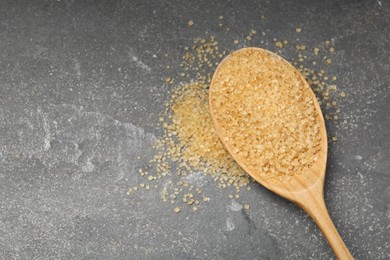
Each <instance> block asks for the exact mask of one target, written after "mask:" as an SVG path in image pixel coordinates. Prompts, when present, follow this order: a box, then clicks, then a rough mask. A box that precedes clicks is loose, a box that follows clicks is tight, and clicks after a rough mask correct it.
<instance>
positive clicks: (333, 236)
mask: <svg viewBox="0 0 390 260" xmlns="http://www.w3.org/2000/svg"><path fill="white" fill-rule="evenodd" d="M253 53H255V54H256V55H264V56H267V57H268V58H269V59H274V61H275V62H280V65H283V66H286V65H287V66H288V68H289V69H292V70H294V71H295V73H294V74H295V75H296V76H297V77H298V79H299V84H301V86H302V88H303V89H305V91H308V92H310V94H309V96H310V97H311V100H312V101H313V102H312V104H313V106H314V107H315V110H316V111H317V120H318V122H319V126H320V127H319V131H318V136H319V138H320V148H319V151H318V153H317V155H316V156H317V160H316V161H315V162H314V163H313V164H312V165H311V167H310V168H309V169H308V170H307V172H306V173H305V174H294V175H292V176H291V178H290V179H289V180H288V181H286V180H281V179H279V178H275V177H270V178H266V177H265V176H264V175H262V174H260V172H259V171H257V170H255V169H253V167H252V168H251V167H248V164H247V163H245V161H244V159H243V157H242V156H239V155H238V154H237V153H235V152H234V146H233V145H232V144H231V143H230V142H227V141H226V140H227V139H226V136H224V133H225V132H224V131H223V128H224V126H226V124H225V123H226V122H224V121H221V119H220V118H219V117H218V116H216V112H217V111H216V107H217V106H216V103H215V102H216V98H215V97H216V96H217V95H218V92H217V91H215V88H216V85H217V83H220V82H218V81H220V80H221V77H220V75H221V73H224V70H225V69H226V68H225V67H226V63H228V61H229V59H232V57H234V58H235V59H237V58H238V59H239V58H240V57H244V56H246V57H247V56H248V55H252V54H253ZM209 95H210V96H209V102H210V110H211V115H212V118H213V121H214V126H215V130H216V132H217V134H218V135H219V137H220V139H221V141H222V142H223V144H224V145H225V147H226V148H227V150H228V151H229V153H230V154H231V155H232V157H233V158H234V159H235V160H236V162H237V163H238V164H239V165H240V166H241V167H242V168H243V169H244V170H245V171H246V172H247V173H248V174H250V175H251V177H252V178H253V179H255V180H256V181H257V182H258V183H260V184H261V185H263V186H264V187H266V188H267V189H269V190H270V191H272V192H274V193H276V194H278V195H280V196H282V197H284V198H286V199H288V200H290V201H292V202H294V203H295V204H297V205H298V206H300V207H301V208H302V209H304V210H305V211H306V212H307V213H308V214H309V215H310V216H311V217H312V218H313V220H314V221H315V222H316V224H317V225H318V227H319V228H320V229H321V231H322V232H323V234H324V236H325V237H326V239H327V240H328V243H329V244H330V246H331V247H332V249H333V251H334V253H335V254H336V256H337V257H338V258H339V259H353V257H352V255H351V254H350V252H349V251H348V248H347V247H346V245H345V244H344V242H343V240H342V239H341V237H340V235H339V234H338V232H337V230H336V228H335V226H334V224H333V222H332V220H331V218H330V216H329V214H328V211H327V209H326V205H325V202H324V196H323V191H324V180H325V173H326V160H327V152H328V142H327V135H326V128H325V121H324V118H323V115H322V112H321V108H320V105H319V104H318V102H317V99H316V97H315V95H314V93H313V91H312V90H311V88H310V86H309V84H308V83H307V81H306V80H305V79H304V78H303V76H302V75H301V74H300V73H299V71H298V70H296V69H295V68H294V67H293V66H292V65H291V64H289V63H288V62H287V61H286V60H284V59H283V58H281V57H280V56H278V55H277V54H275V53H272V52H270V51H267V50H264V49H261V48H244V49H240V50H238V51H235V52H233V53H232V54H230V55H229V56H227V57H226V58H225V59H224V60H223V61H222V62H221V63H220V64H219V66H218V68H217V69H216V71H215V72H214V75H213V78H212V81H211V84H210V94H209ZM224 95H228V93H224ZM248 152H249V151H248Z"/></svg>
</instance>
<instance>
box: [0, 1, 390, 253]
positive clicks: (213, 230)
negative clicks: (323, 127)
mask: <svg viewBox="0 0 390 260" xmlns="http://www.w3.org/2000/svg"><path fill="white" fill-rule="evenodd" d="M220 15H223V16H224V17H225V18H224V19H225V22H226V23H228V24H229V26H230V28H231V30H230V32H229V33H223V34H222V33H221V32H220V31H218V25H217V24H218V16H220ZM262 16H263V19H261V17H262ZM190 19H192V20H194V22H195V25H196V26H194V27H193V28H191V29H189V28H188V26H187V21H188V20H190ZM296 27H302V28H303V30H304V33H302V34H301V35H300V37H301V38H302V41H304V42H306V43H307V44H308V45H312V46H314V45H315V44H317V43H319V42H322V41H324V40H326V39H334V43H335V46H336V52H335V54H334V57H333V65H332V67H331V70H332V71H330V73H332V74H333V75H337V77H338V78H339V83H338V86H339V88H340V89H342V90H344V91H345V92H346V93H348V97H347V98H346V99H345V100H344V101H343V102H341V103H340V105H339V106H340V108H341V110H342V117H343V120H340V121H334V122H331V123H329V124H328V131H329V132H333V131H335V129H337V131H338V134H339V135H340V136H341V137H342V138H340V140H339V141H338V142H336V143H335V144H331V145H330V147H329V158H328V160H329V163H328V170H327V178H326V187H325V197H326V202H327V204H328V207H329V211H330V215H331V216H332V218H333V220H334V222H335V224H336V226H337V227H338V229H339V231H340V233H341V235H342V237H343V238H344V239H345V243H346V244H347V246H348V247H349V248H350V249H351V252H352V254H353V255H354V256H355V257H356V258H357V259H389V258H390V248H389V237H390V230H389V229H390V227H389V225H390V220H389V218H390V211H389V204H390V203H389V193H390V189H389V180H390V179H389V177H390V174H389V169H390V151H389V148H390V141H389V140H390V138H389V134H390V130H389V129H390V118H389V112H390V88H389V86H390V58H389V57H390V3H389V1H386V0H381V1H379V0H378V1H352V0H351V1H179V0H177V1H142V0H136V1H124V0H122V1H108V0H107V1H74V0H70V1H63V0H58V1H55V0H50V1H49V0H48V1H13V0H12V1H3V0H1V1H0V259H334V258H335V257H334V256H333V254H332V252H331V249H330V248H329V246H328V245H327V243H326V241H325V239H324V238H323V236H322V235H321V233H320V232H319V230H318V229H317V227H316V226H315V225H314V223H313V222H312V221H311V220H310V218H309V217H308V216H306V214H305V213H304V212H303V211H302V210H300V209H299V208H297V207H296V206H294V205H293V204H291V203H289V202H287V201H285V200H283V199H281V198H279V197H277V196H276V195H274V194H271V193H270V192H268V191H267V190H266V189H264V188H262V187H260V186H259V185H256V184H252V190H251V191H250V192H244V193H243V194H242V195H241V198H242V201H243V200H245V201H247V202H249V203H250V204H251V210H250V211H249V213H248V214H246V213H244V212H243V211H242V210H237V207H234V205H233V206H232V203H233V204H238V205H240V203H241V202H240V201H239V200H237V201H232V200H231V199H229V198H227V196H226V195H227V194H226V192H225V191H223V190H220V189H217V188H216V185H215V183H214V182H212V181H207V180H206V181H205V183H204V186H203V189H204V190H205V191H207V192H208V194H209V197H210V198H211V200H210V202H209V204H207V206H205V208H202V210H199V211H198V212H196V213H192V212H188V211H185V210H183V212H181V213H180V214H174V213H173V212H172V210H171V208H167V206H166V205H165V204H163V203H161V200H160V195H159V191H149V192H145V193H139V194H137V195H136V196H133V197H129V196H127V195H126V191H127V189H128V188H129V186H131V184H132V183H133V182H137V178H138V175H137V174H136V170H137V168H138V167H140V166H141V164H143V163H145V161H144V160H140V161H137V160H136V156H137V155H139V154H141V155H142V156H143V158H150V157H151V156H152V155H153V149H152V148H151V143H153V141H154V140H155V139H156V137H157V136H159V135H161V127H160V126H159V124H158V117H159V114H160V111H161V110H162V108H163V103H164V101H166V100H167V98H168V90H169V87H168V86H167V85H166V84H164V77H165V76H166V75H167V70H166V68H165V66H166V62H162V60H163V59H162V57H163V55H164V54H165V53H169V54H170V56H171V57H173V58H172V61H171V62H170V64H171V66H172V68H171V71H169V73H171V74H172V75H174V73H175V70H176V69H177V68H178V66H179V60H180V56H181V55H182V47H183V46H185V45H189V44H190V43H191V41H192V39H193V38H194V37H197V36H202V35H204V32H205V31H206V30H207V31H209V32H210V33H211V34H215V35H217V36H218V37H219V41H220V42H221V43H223V42H229V43H230V42H231V40H232V39H234V38H240V37H243V35H244V31H248V30H250V29H256V30H258V31H259V32H260V31H264V32H266V33H267V34H266V35H265V36H264V37H263V38H262V39H263V41H265V42H268V43H272V41H273V38H277V39H292V38H294V37H295V36H294V35H295V34H294V33H295V29H294V28H296ZM259 41H260V40H258V41H256V40H254V41H252V43H251V44H252V46H262V45H261V43H260V42H259ZM235 48H238V47H237V46H236V47H235ZM286 55H287V58H288V54H286ZM145 160H146V159H145ZM236 206H237V205H236Z"/></svg>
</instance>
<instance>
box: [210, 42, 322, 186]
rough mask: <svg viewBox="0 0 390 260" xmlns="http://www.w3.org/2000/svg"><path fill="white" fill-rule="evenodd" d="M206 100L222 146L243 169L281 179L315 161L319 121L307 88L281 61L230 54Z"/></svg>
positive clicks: (251, 53)
mask: <svg viewBox="0 0 390 260" xmlns="http://www.w3.org/2000/svg"><path fill="white" fill-rule="evenodd" d="M210 97H211V101H210V102H211V103H212V104H213V107H212V112H213V114H214V121H215V122H216V124H217V125H218V126H219V131H220V132H219V133H220V135H221V136H222V137H223V141H224V143H225V144H226V145H227V146H228V147H229V150H230V151H231V152H232V153H233V154H234V155H235V158H239V159H240V160H242V161H243V163H244V164H245V166H247V168H249V169H251V170H253V171H256V172H258V173H259V174H260V175H262V176H264V177H281V178H282V179H283V177H288V176H291V175H293V174H302V173H305V172H306V171H307V170H308V169H309V168H310V167H311V165H312V164H313V163H314V162H315V161H316V159H317V156H316V155H317V152H318V151H319V149H320V138H319V135H318V133H319V127H320V122H319V115H318V112H317V110H316V108H315V106H314V102H313V100H312V99H313V96H312V93H311V90H310V87H309V85H308V84H304V82H303V81H302V79H301V77H300V76H299V74H298V72H297V71H296V70H295V69H294V68H293V67H292V66H291V65H290V64H288V63H287V62H285V61H284V60H282V59H281V58H280V57H278V56H276V55H274V54H271V53H265V52H261V51H259V50H256V49H245V50H239V51H237V52H235V53H233V54H231V55H230V57H229V58H228V59H226V60H224V61H223V63H222V64H221V66H220V67H219V69H218V70H217V72H216V74H215V75H214V78H213V88H212V89H211V94H210Z"/></svg>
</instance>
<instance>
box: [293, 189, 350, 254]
mask: <svg viewBox="0 0 390 260" xmlns="http://www.w3.org/2000/svg"><path fill="white" fill-rule="evenodd" d="M319 194H320V195H318V193H317V196H316V195H315V194H313V193H311V192H308V193H307V196H304V198H303V199H301V200H300V202H297V204H298V205H299V206H300V207H301V208H303V209H304V210H305V211H306V212H307V213H308V214H309V215H310V216H311V217H312V219H313V220H314V222H315V223H316V224H317V226H318V227H319V228H320V230H321V231H322V233H323V234H324V236H325V238H326V239H327V240H328V243H329V245H330V247H331V248H332V249H333V252H334V253H335V255H336V256H337V258H338V259H353V256H352V255H351V253H350V252H349V250H348V248H347V246H346V245H345V244H344V241H343V239H342V238H341V236H340V234H339V233H338V232H337V229H336V227H335V226H334V224H333V222H332V219H331V218H330V216H329V213H328V210H327V208H326V205H325V201H324V197H323V193H322V192H321V193H319Z"/></svg>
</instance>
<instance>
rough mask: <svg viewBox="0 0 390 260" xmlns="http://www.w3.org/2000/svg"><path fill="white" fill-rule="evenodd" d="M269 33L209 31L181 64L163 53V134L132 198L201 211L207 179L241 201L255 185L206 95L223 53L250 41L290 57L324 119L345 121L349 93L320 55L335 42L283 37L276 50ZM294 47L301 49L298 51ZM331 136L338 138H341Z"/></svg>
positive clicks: (131, 190)
mask: <svg viewBox="0 0 390 260" xmlns="http://www.w3.org/2000/svg"><path fill="white" fill-rule="evenodd" d="M219 22H220V23H222V22H223V18H219ZM192 25H194V24H192ZM189 28H192V27H191V26H190V27H189ZM220 28H222V29H223V31H224V34H227V35H228V34H229V30H228V29H229V28H228V27H226V28H225V27H220ZM225 31H226V32H225ZM266 37H267V36H266V34H265V33H264V32H261V31H259V33H256V31H255V30H253V29H252V30H250V32H249V33H248V36H246V37H243V38H241V39H240V38H234V39H233V38H232V39H231V44H230V45H229V43H228V42H227V41H222V42H220V40H221V39H223V37H222V38H220V37H217V36H214V35H210V34H209V33H208V32H205V33H204V34H202V35H200V36H199V37H196V38H194V39H192V40H190V41H188V42H187V44H188V45H187V46H182V47H180V50H181V58H179V64H178V63H177V62H178V60H177V59H172V57H171V56H172V55H171V54H168V53H165V54H163V56H162V59H163V61H165V62H166V64H165V66H166V68H167V72H166V74H165V77H164V81H165V83H166V86H167V87H168V88H169V89H170V92H169V97H168V99H167V101H166V103H165V109H164V110H163V112H162V113H161V114H160V117H159V120H158V121H159V124H161V127H162V128H163V129H164V133H163V134H162V135H160V136H159V137H158V139H157V142H156V143H155V145H154V157H153V158H152V159H151V160H150V161H149V163H147V162H145V163H146V164H145V165H141V166H140V168H139V169H138V174H139V175H140V176H139V180H138V181H139V183H136V184H134V183H131V187H129V189H128V190H127V194H128V195H129V196H137V193H139V192H147V191H146V190H156V191H157V192H158V193H159V194H160V196H161V200H162V202H163V203H167V204H170V205H171V206H172V210H173V211H174V212H176V213H179V212H183V209H184V207H187V208H188V207H189V208H190V209H192V210H193V211H197V210H199V209H202V207H203V206H204V205H203V204H204V203H208V202H209V201H210V200H212V199H213V198H210V195H209V194H208V192H207V189H204V187H203V185H204V183H205V182H207V181H212V182H215V184H216V186H218V187H219V188H221V189H224V191H223V193H224V194H226V195H227V197H229V198H230V199H236V200H241V199H240V191H241V190H242V188H243V187H245V188H246V189H247V190H250V189H251V186H250V185H248V184H249V183H250V181H251V178H250V176H249V175H248V174H247V173H246V172H245V171H244V170H243V169H242V168H241V167H240V166H239V165H238V164H237V163H236V162H235V161H234V160H233V158H232V156H231V155H230V153H229V152H228V151H227V150H226V148H225V147H224V145H223V144H222V142H221V140H220V139H219V138H218V136H217V134H216V132H215V131H214V124H213V122H212V118H211V114H210V108H209V100H208V94H209V85H210V80H211V76H212V74H213V72H214V71H215V69H216V67H217V66H218V64H219V62H220V61H221V60H222V59H223V57H225V56H226V55H227V54H228V53H230V52H231V51H232V50H234V49H237V48H238V47H245V46H248V45H252V43H251V42H253V41H257V43H256V44H255V45H256V46H259V45H260V46H262V45H263V44H264V45H266V46H269V47H268V48H270V49H271V50H272V51H274V52H277V53H279V54H281V55H284V56H288V57H290V58H291V59H292V60H290V61H291V62H292V64H294V66H295V67H296V68H297V69H298V70H299V71H300V72H301V73H302V75H303V76H304V77H305V79H306V80H307V81H308V82H309V84H310V85H311V87H312V89H313V91H314V92H315V94H316V96H317V98H318V101H319V103H320V104H321V103H322V106H323V108H322V109H323V111H324V116H325V118H326V119H329V120H341V117H340V116H341V115H340V109H339V108H338V104H337V103H336V98H337V99H339V98H340V97H342V98H344V97H345V96H346V95H345V93H344V92H341V93H340V90H339V88H336V83H337V79H336V76H330V75H328V74H327V72H326V71H327V67H330V66H332V65H329V64H327V63H324V58H325V56H324V57H323V56H322V55H319V54H324V55H325V54H326V56H327V57H331V55H333V53H331V52H330V51H328V49H329V48H333V47H334V43H333V41H327V42H325V43H321V44H320V45H317V46H311V47H310V46H307V47H306V46H304V47H302V46H303V43H302V42H299V41H297V42H296V41H294V40H291V39H289V40H290V42H288V41H287V40H280V41H281V42H283V45H282V46H281V47H282V48H279V47H275V48H272V47H273V46H271V45H269V43H271V41H270V40H267V39H266ZM274 41H277V40H276V39H275V40H274ZM237 45H238V46H237ZM295 45H299V46H300V48H299V49H298V48H297V49H296V48H295V47H294V46H295ZM266 46H265V47H266ZM313 48H314V52H313ZM291 51H292V52H296V53H297V55H298V56H297V57H296V58H293V57H291V54H290V55H286V54H285V53H284V52H291ZM332 64H333V63H332ZM177 65H178V66H177ZM328 140H333V141H336V140H337V137H336V136H333V137H331V138H329V139H328ZM141 157H143V155H140V156H138V157H137V158H138V160H141ZM241 202H242V203H245V202H244V201H241ZM244 205H245V204H244ZM244 208H246V209H248V208H249V206H248V205H247V206H246V207H244Z"/></svg>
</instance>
